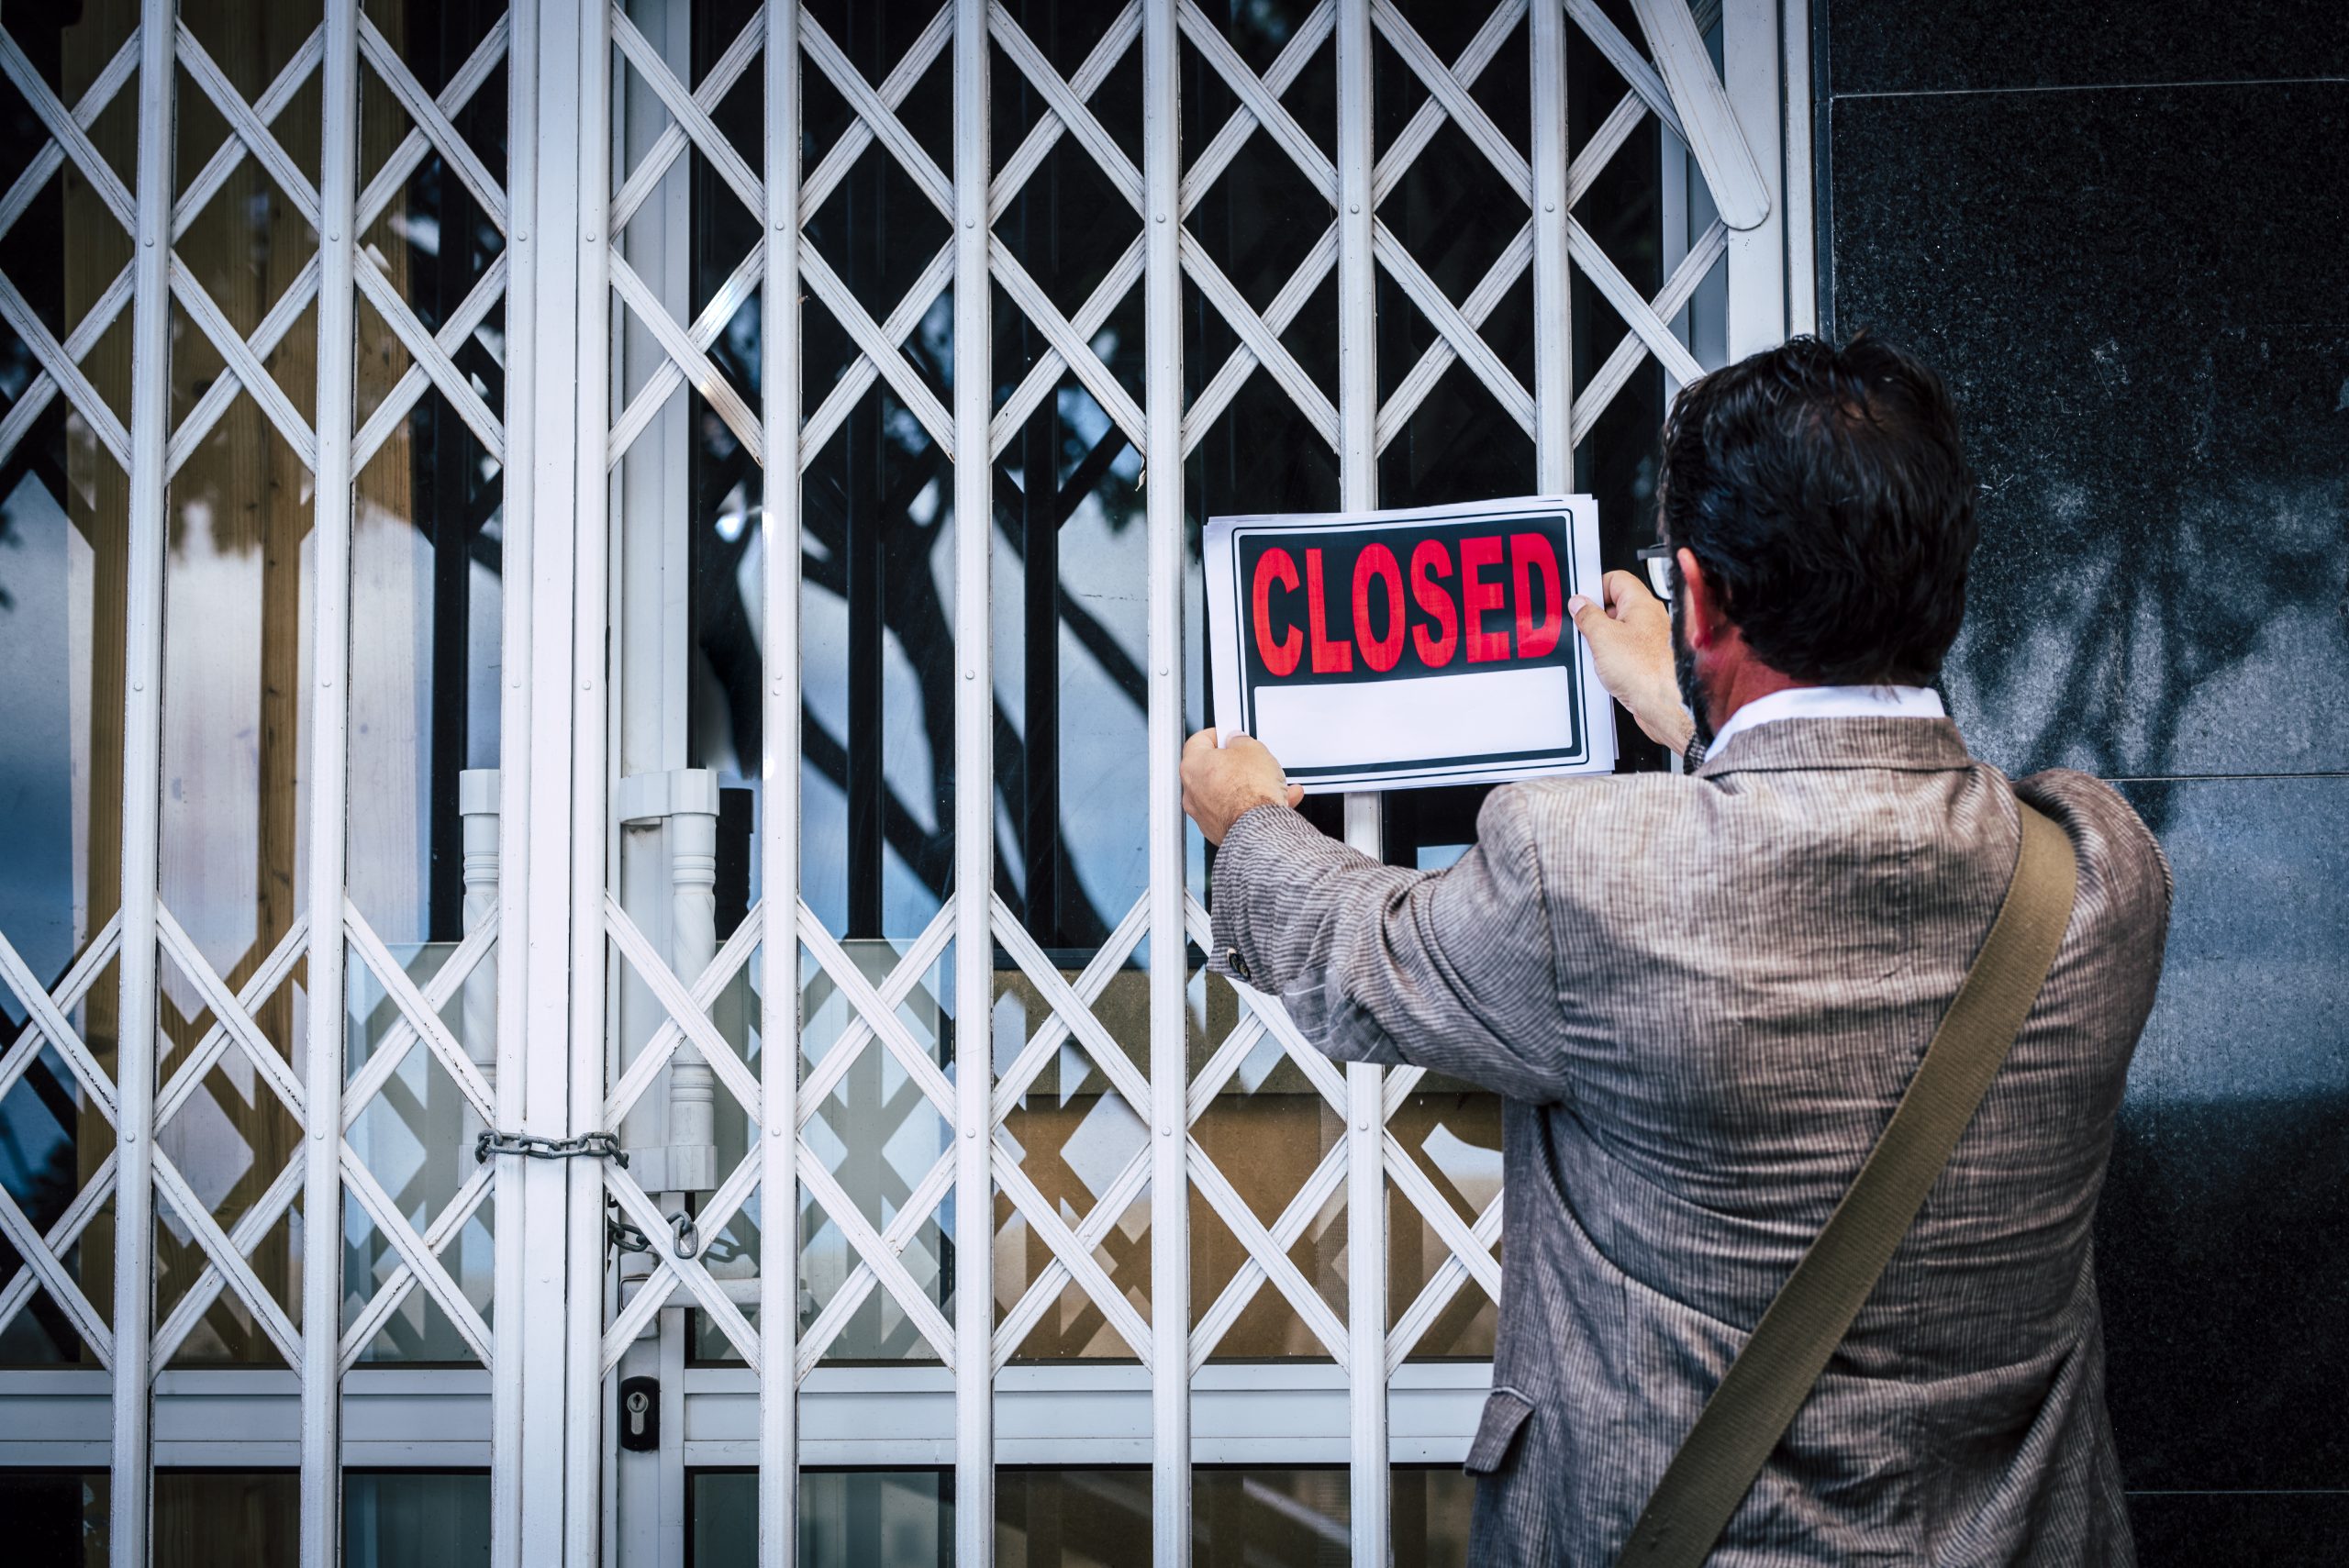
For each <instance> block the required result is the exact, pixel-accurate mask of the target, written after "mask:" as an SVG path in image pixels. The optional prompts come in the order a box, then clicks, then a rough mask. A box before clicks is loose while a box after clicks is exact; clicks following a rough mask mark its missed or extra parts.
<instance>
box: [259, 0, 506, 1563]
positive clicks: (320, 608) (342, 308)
mask: <svg viewBox="0 0 2349 1568" xmlns="http://www.w3.org/2000/svg"><path fill="white" fill-rule="evenodd" d="M358 17H359V0H327V17H326V58H325V61H324V62H323V72H324V74H323V77H322V79H321V83H320V86H321V98H322V101H323V112H324V114H325V117H326V127H325V134H324V136H323V137H322V139H321V140H320V145H319V157H318V169H319V176H320V178H319V184H320V195H319V205H318V211H319V214H320V217H319V221H318V266H319V284H318V290H319V304H318V357H317V406H316V408H315V409H314V410H313V414H314V417H315V421H316V427H317V433H318V463H317V471H316V472H317V492H316V498H315V500H314V501H313V502H312V504H311V526H310V531H311V539H312V541H313V542H312V548H313V549H314V550H316V551H317V577H316V581H315V586H314V588H313V590H312V595H311V602H312V606H313V610H312V614H313V616H314V617H315V618H314V623H313V625H314V629H313V630H312V632H311V636H310V644H311V679H312V682H313V683H314V684H315V687H316V690H315V691H314V692H313V693H312V695H311V699H310V713H311V716H312V717H311V723H312V728H311V736H310V864H309V896H308V899H307V901H306V902H307V905H308V907H309V908H310V909H311V910H312V911H324V912H326V913H323V914H320V915H319V916H318V917H316V918H313V919H312V920H310V922H309V955H308V963H307V975H306V979H307V984H308V990H307V991H306V996H307V998H308V1001H309V1014H308V1018H307V1019H306V1039H305V1041H304V1046H305V1050H306V1055H307V1060H306V1062H305V1065H304V1073H303V1099H304V1101H305V1105H304V1111H305V1115H306V1121H307V1126H306V1129H305V1130H306V1134H307V1136H306V1138H305V1140H304V1146H305V1148H306V1154H305V1155H304V1158H303V1164H304V1167H305V1176H304V1181H303V1184H302V1212H303V1213H304V1214H305V1215H306V1216H307V1215H319V1216H324V1215H340V1213H341V1212H342V1183H341V1179H340V1178H341V1165H342V1155H343V1152H344V1150H345V1147H346V1146H345V1144H344V1142H343V1137H342V1128H343V1121H342V1090H343V1055H344V1048H343V1031H344V1028H345V1024H346V1020H347V1019H348V1018H349V1011H348V1004H347V1001H346V998H345V996H344V995H343V954H344V944H343V934H342V929H341V922H340V921H339V920H336V919H335V918H333V917H332V914H331V911H334V910H336V909H340V908H341V907H342V906H344V904H345V903H346V901H347V900H346V898H345V895H344V894H343V885H344V883H345V882H346V881H347V880H348V871H347V867H348V862H347V851H348V848H349V846H348V843H347V841H346V834H347V831H348V828H349V824H350V820H351V818H350V790H349V785H348V780H349V776H350V760H351V759H350V751H349V747H348V744H347V738H348V734H349V728H350V722H351V477H352V469H351V425H352V422H353V417H354V414H355V402H356V394H357V371H358V366H357V343H358V320H357V314H356V312H357V302H356V299H355V297H354V296H355V294H356V286H355V284H354V283H353V281H352V275H351V273H352V266H353V261H354V259H355V257H356V255H357V252H358V248H359V247H358V234H357V232H356V224H357V218H358V183H359V48H358ZM223 85H224V86H225V85H226V83H223ZM214 96H215V98H216V99H217V97H218V95H217V94H215V95H214ZM232 123H234V122H233V120H232ZM264 134H266V132H265V131H264ZM251 139H252V138H251V136H250V133H248V134H247V136H246V140H247V142H248V143H250V141H251ZM272 145H274V142H273V143H272ZM354 913H355V911H354ZM401 978H402V979H403V980H405V979H406V975H405V974H403V975H402V976H401ZM435 1021H436V1022H437V1021H438V1020H437V1019H436V1020H435ZM471 1065H472V1064H471V1063H470V1062H468V1063H467V1066H469V1067H470V1066H471ZM480 1108H481V1112H482V1114H483V1115H484V1117H486V1116H488V1115H489V1114H490V1112H489V1106H488V1105H487V1104H486V1103H485V1102H484V1104H482V1106H481V1107H480ZM342 1261H343V1249H342V1248H341V1247H340V1246H311V1247H308V1248H306V1249H304V1251H303V1256H302V1355H301V1361H300V1363H299V1364H300V1366H301V1369H302V1478H301V1499H302V1500H301V1510H302V1519H301V1553H302V1564H303V1568H328V1564H331V1563H334V1562H340V1560H341V1555H342V1528H341V1527H342V1507H341V1505H342V1473H341V1469H342V1442H341V1437H342V1367H343V1362H342V1294H343V1291H342V1286H343V1281H342ZM467 1305H468V1306H470V1305H471V1304H470V1303H468V1304H467Z"/></svg>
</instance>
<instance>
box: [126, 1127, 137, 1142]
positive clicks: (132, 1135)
mask: <svg viewBox="0 0 2349 1568" xmlns="http://www.w3.org/2000/svg"><path fill="white" fill-rule="evenodd" d="M122 1140H123V1141H124V1142H125V1143H136V1142H138V1141H139V1133H138V1130H137V1129H134V1128H128V1127H126V1128H124V1129H122Z"/></svg>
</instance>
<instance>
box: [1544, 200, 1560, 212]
mask: <svg viewBox="0 0 2349 1568" xmlns="http://www.w3.org/2000/svg"><path fill="white" fill-rule="evenodd" d="M1557 210H1558V204H1557V203H1555V202H1543V203H1542V211H1543V212H1555V211H1557Z"/></svg>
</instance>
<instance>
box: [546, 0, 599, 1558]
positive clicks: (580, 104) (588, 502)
mask: <svg viewBox="0 0 2349 1568" xmlns="http://www.w3.org/2000/svg"><path fill="white" fill-rule="evenodd" d="M580 10H581V16H580V25H579V35H578V54H577V56H576V58H575V60H574V62H573V72H575V80H576V81H577V83H578V90H579V97H578V100H577V102H576V103H575V104H573V105H572V106H571V107H572V109H573V117H572V119H571V121H570V122H569V123H570V127H571V135H572V138H573V144H574V147H575V150H576V154H577V162H576V163H575V165H574V167H575V169H576V170H577V174H576V178H577V180H578V187H577V202H578V221H579V283H578V295H577V298H576V299H575V300H574V301H573V308H574V311H575V315H574V316H573V320H572V323H571V330H572V333H573V339H572V341H573V351H574V352H575V353H576V354H577V355H578V361H577V364H576V365H575V367H574V369H573V385H574V386H575V387H576V388H577V393H576V396H577V402H576V403H575V405H574V406H573V408H572V410H571V413H572V416H573V427H572V437H571V441H572V446H571V452H572V462H573V468H572V476H571V502H572V517H573V549H574V556H573V575H572V586H571V596H570V605H571V625H570V627H569V628H567V629H569V631H570V632H571V635H572V639H573V640H572V652H571V660H572V672H571V674H572V683H571V691H572V717H571V773H570V778H571V873H570V878H569V890H570V895H571V1028H570V1031H569V1045H570V1051H569V1061H568V1073H569V1079H568V1083H567V1088H568V1096H567V1097H568V1100H569V1110H568V1114H567V1115H566V1117H565V1123H564V1128H563V1131H564V1134H565V1136H568V1137H576V1136H578V1135H579V1134H581V1133H583V1132H588V1131H593V1130H599V1129H600V1128H601V1123H602V1119H603V1098H604V1067H605V1040H604V1034H605V1022H606V1012H607V1003H606V985H605V976H604V952H605V940H604V915H603V901H604V887H605V881H606V878H607V873H608V869H609V868H608V863H607V862H608V860H609V854H610V846H609V840H610V836H611V827H610V823H611V813H610V809H609V802H608V801H607V798H606V796H607V790H608V787H609V784H610V777H609V744H610V739H611V736H610V728H611V727H610V719H609V714H608V711H607V710H608V706H609V705H608V701H607V691H606V687H607V681H608V680H609V679H610V678H611V671H610V670H609V669H608V668H607V664H608V660H607V649H608V647H609V635H608V628H609V626H610V622H611V607H612V598H611V585H610V566H611V562H610V557H611V542H612V541H611V527H610V513H611V501H612V478H611V473H610V465H609V464H608V463H607V462H606V460H605V449H606V445H607V439H608V433H609V427H610V423H611V420H610V407H609V403H610V396H611V394H610V382H611V373H612V346H611V342H610V337H611V314H612V307H611V289H610V281H609V279H610V249H609V242H610V239H611V236H610V235H609V234H608V233H607V232H606V224H607V218H608V217H609V216H610V211H611V168H610V165H611V156H612V138H611V132H610V123H609V122H610V116H611V107H612V92H611V80H610V76H611V53H612V51H611V41H610V35H611V7H610V6H608V5H607V4H605V3H604V0H592V3H590V4H588V5H584V6H581V7H580ZM547 123H548V124H550V125H558V126H559V125H561V124H562V123H563V122H562V121H559V120H554V119H551V118H550V119H549V120H548V122H547ZM562 1164H563V1165H565V1166H566V1167H568V1168H569V1171H570V1182H569V1186H568V1192H567V1194H566V1200H565V1208H564V1218H565V1229H566V1230H567V1233H568V1236H569V1269H568V1273H569V1279H568V1282H567V1284H568V1289H569V1294H568V1296H566V1298H565V1301H564V1308H565V1312H566V1329H565V1332H564V1335H563V1354H564V1361H565V1367H564V1379H563V1381H564V1386H565V1393H566V1396H567V1410H566V1414H565V1429H564V1443H565V1446H564V1451H563V1492H564V1508H563V1519H564V1534H563V1559H564V1561H565V1562H568V1563H572V1564H574V1565H575V1564H585V1563H590V1562H595V1561H596V1558H597V1551H598V1544H599V1541H600V1539H601V1534H602V1529H603V1525H604V1517H605V1509H604V1507H603V1503H604V1499H603V1498H602V1497H601V1496H599V1490H600V1486H601V1483H602V1477H603V1475H604V1473H605V1465H604V1459H605V1448H606V1443H607V1439H606V1437H605V1433H604V1418H605V1414H606V1411H605V1407H606V1404H607V1400H606V1398H605V1393H606V1388H605V1379H604V1377H603V1376H602V1374H601V1369H600V1365H599V1362H600V1350H601V1340H602V1335H603V1322H604V1296H605V1284H604V1267H603V1262H604V1172H603V1166H602V1164H601V1163H600V1162H596V1161H593V1160H566V1161H563V1162H562Z"/></svg>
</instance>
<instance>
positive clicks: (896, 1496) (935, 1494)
mask: <svg viewBox="0 0 2349 1568" xmlns="http://www.w3.org/2000/svg"><path fill="white" fill-rule="evenodd" d="M686 1486H687V1489H688V1490H689V1492H690V1494H691V1496H690V1499H689V1502H688V1505H687V1506H688V1508H689V1510H690V1512H689V1514H688V1522H687V1528H686V1534H685V1543H686V1551H685V1562H686V1563H687V1564H688V1568H752V1565H753V1564H755V1563H756V1562H758V1560H759V1516H758V1504H759V1477H758V1474H757V1473H756V1472H754V1471H749V1470H696V1471H690V1472H688V1473H687V1474H686ZM953 1557H954V1477H953V1473H952V1472H951V1471H942V1470H805V1471H802V1472H801V1473H800V1475H799V1562H800V1568H947V1565H948V1564H950V1563H952V1561H953Z"/></svg>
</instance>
